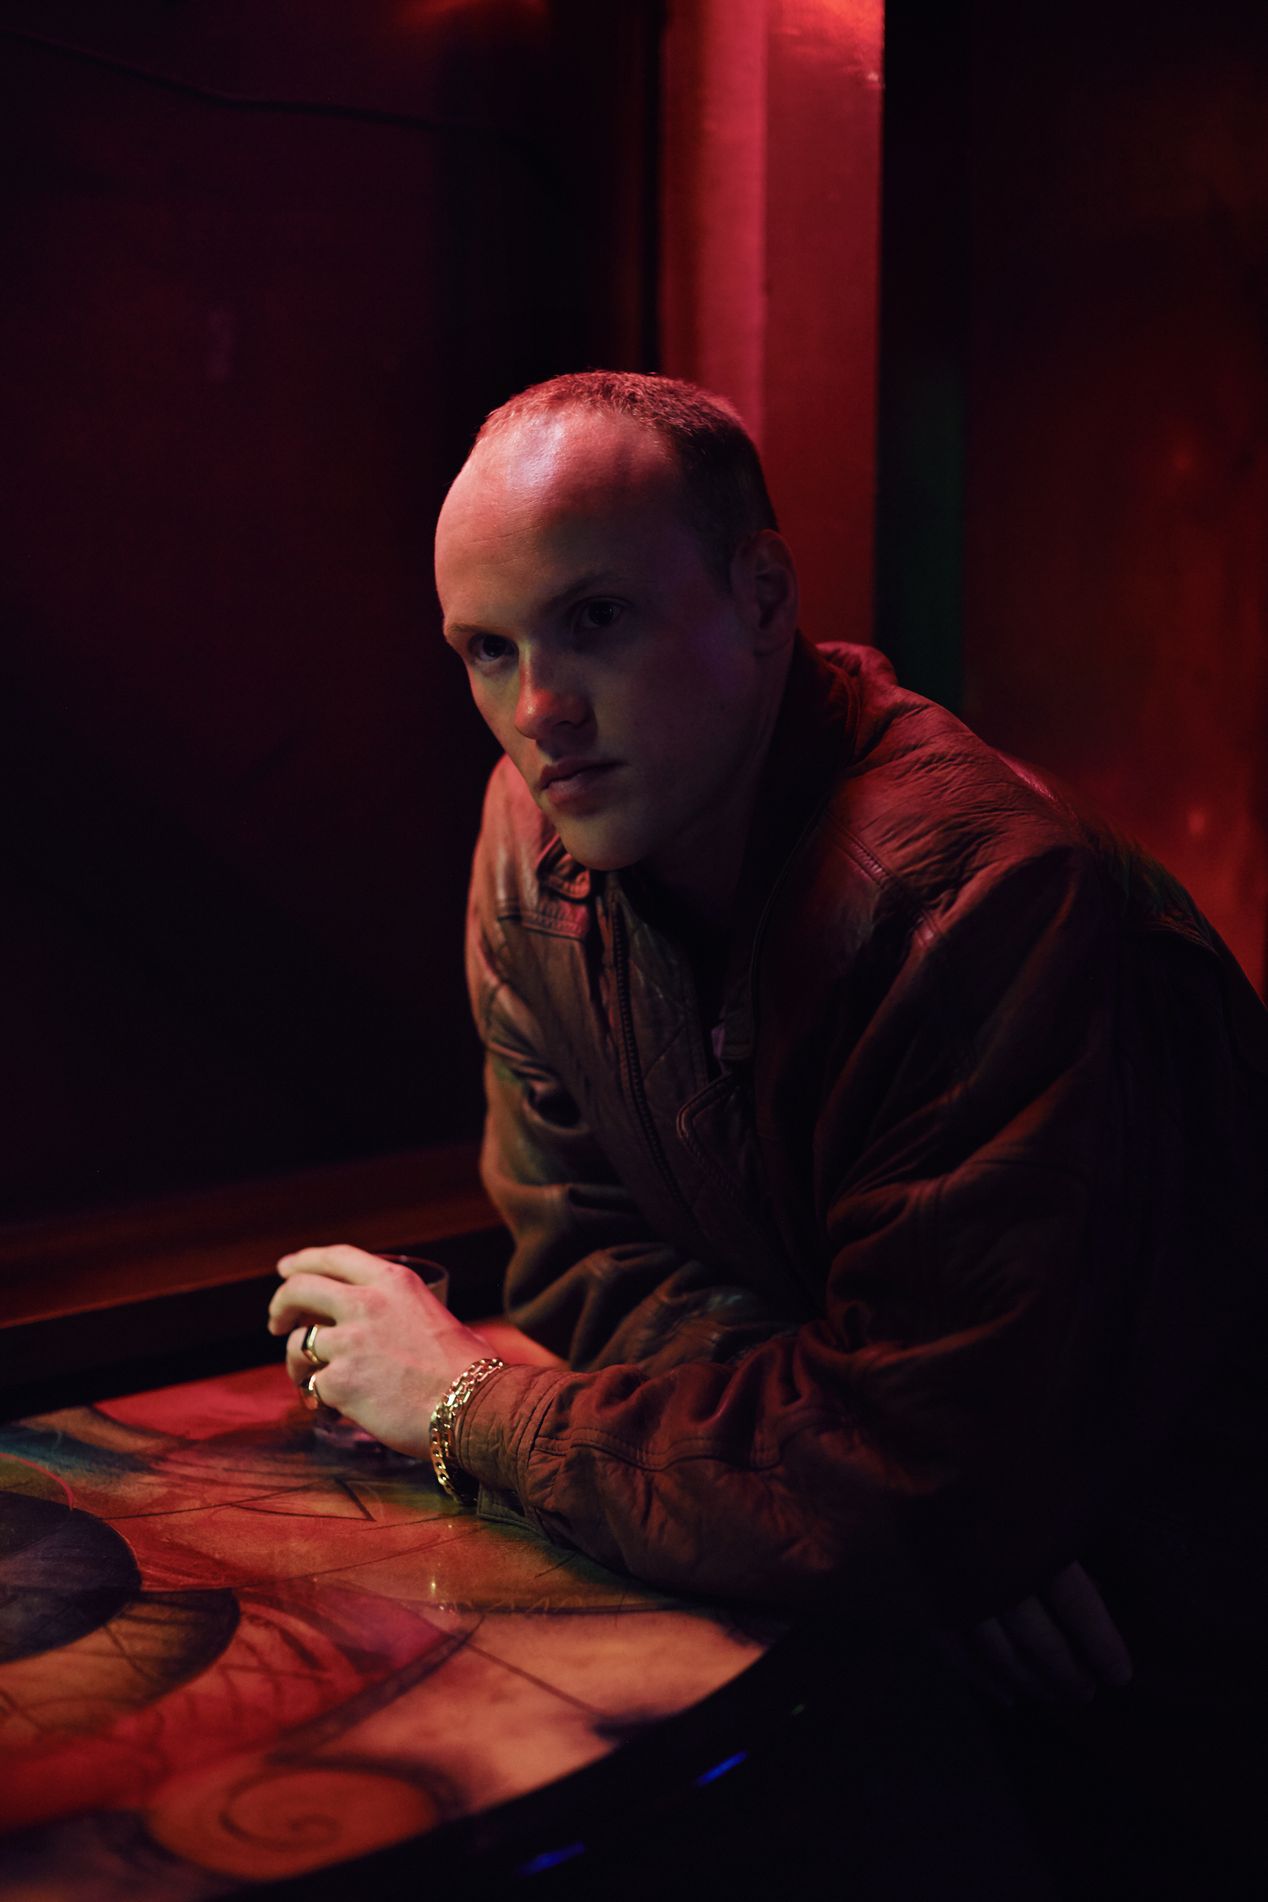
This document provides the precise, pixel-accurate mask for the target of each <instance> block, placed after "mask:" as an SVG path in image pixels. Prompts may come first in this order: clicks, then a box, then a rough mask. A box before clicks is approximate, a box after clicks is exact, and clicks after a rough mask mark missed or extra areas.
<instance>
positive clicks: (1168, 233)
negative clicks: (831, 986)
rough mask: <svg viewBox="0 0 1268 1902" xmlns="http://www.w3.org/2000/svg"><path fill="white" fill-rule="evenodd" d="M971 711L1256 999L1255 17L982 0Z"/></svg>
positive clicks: (1266, 754)
mask: <svg viewBox="0 0 1268 1902" xmlns="http://www.w3.org/2000/svg"><path fill="white" fill-rule="evenodd" d="M971 13H972V48H971V72H970V84H969V88H968V91H967V93H966V95H965V96H966V107H967V110H968V113H969V129H970V134H971V136H970V139H969V143H968V153H969V187H970V197H969V207H970V213H971V215H970V218H969V236H970V239H971V252H970V256H969V264H970V270H969V273H968V280H967V282H968V293H969V303H970V310H969V324H968V335H969V349H968V359H967V405H966V414H967V464H966V466H967V476H968V479H967V488H966V501H965V508H966V520H967V533H966V539H965V544H964V547H965V554H964V564H965V566H964V578H965V597H964V608H965V611H964V625H965V655H964V661H965V709H966V712H967V715H968V717H969V718H970V720H972V721H973V722H974V723H975V724H976V725H978V726H979V727H980V728H981V729H982V730H984V731H985V732H986V733H987V734H988V736H989V737H990V738H992V739H993V740H995V741H997V742H999V743H1001V744H1003V745H1004V746H1006V747H1010V748H1012V749H1014V750H1016V751H1018V752H1021V753H1022V754H1025V755H1029V756H1030V757H1031V758H1032V759H1035V760H1036V761H1038V762H1039V763H1041V764H1045V765H1047V766H1049V767H1050V768H1052V769H1054V770H1055V771H1057V772H1059V773H1061V774H1063V775H1064V776H1066V777H1067V778H1068V779H1069V780H1070V781H1071V782H1073V783H1074V784H1075V785H1076V786H1077V787H1079V788H1081V789H1082V790H1083V791H1084V792H1085V793H1086V794H1087V795H1090V796H1091V798H1092V799H1093V800H1095V801H1096V802H1098V803H1099V804H1100V805H1101V806H1102V807H1103V809H1105V810H1106V811H1108V812H1109V813H1110V815H1111V816H1112V817H1114V818H1116V819H1117V820H1118V821H1119V822H1120V823H1121V824H1123V825H1124V826H1126V827H1127V828H1128V829H1129V830H1131V831H1133V832H1135V833H1136V834H1138V835H1139V836H1140V837H1141V838H1142V839H1143V840H1144V841H1145V842H1146V843H1147V844H1148V845H1149V846H1150V847H1151V848H1152V849H1153V850H1154V851H1155V852H1156V853H1157V854H1158V855H1159V856H1160V857H1162V858H1163V859H1164V860H1165V861H1166V862H1167V863H1168V864H1169V865H1171V866H1172V867H1173V869H1174V870H1176V871H1177V872H1178V873H1179V874H1180V875H1181V876H1182V877H1183V878H1184V880H1185V881H1186V883H1187V884H1189V886H1190V887H1191V889H1192V890H1193V892H1194V893H1195V895H1196V896H1197V898H1198V899H1199V901H1200V902H1201V903H1202V904H1203V906H1204V907H1205V908H1206V910H1207V911H1208V913H1209V914H1210V916H1211V917H1212V919H1213V920H1214V921H1215V923H1216V924H1217V926H1218V927H1219V929H1220V930H1221V931H1222V932H1223V933H1224V935H1225V936H1226V937H1227V938H1228V940H1229V942H1230V943H1231V944H1232V946H1233V949H1234V950H1235V951H1236V952H1237V953H1238V955H1239V956H1240V957H1241V959H1242V961H1243V963H1244V965H1245V967H1246V969H1247V971H1248V972H1249V974H1250V975H1251V977H1252V978H1253V979H1254V980H1255V981H1256V982H1259V983H1261V984H1262V983H1264V981H1265V979H1268V960H1266V945H1265V928H1266V927H1268V130H1266V129H1268V9H1266V8H1265V7H1264V6H1263V4H1262V0H1211V3H1210V4H1208V5H1205V6H1201V7H1184V8H1180V7H1166V6H1158V5H1156V4H1142V3H1141V0H1119V4H1116V5H1113V6H1105V5H1103V4H1094V3H1093V0H1071V3H1070V4H1067V5H1065V6H1062V7H1060V8H1046V7H1045V8H1040V7H1026V6H1017V5H1016V4H1014V3H1013V0H976V4H975V5H974V6H973V7H972V9H971Z"/></svg>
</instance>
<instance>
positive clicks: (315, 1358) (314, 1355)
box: [299, 1321, 330, 1367]
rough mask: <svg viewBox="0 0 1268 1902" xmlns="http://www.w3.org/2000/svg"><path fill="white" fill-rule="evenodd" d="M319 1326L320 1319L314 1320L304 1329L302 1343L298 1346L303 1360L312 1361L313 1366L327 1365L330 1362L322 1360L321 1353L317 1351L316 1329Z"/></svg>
mask: <svg viewBox="0 0 1268 1902" xmlns="http://www.w3.org/2000/svg"><path fill="white" fill-rule="evenodd" d="M320 1326H321V1322H320V1321H314V1322H312V1324H311V1325H310V1326H309V1327H308V1328H306V1329H305V1331H304V1345H303V1346H302V1347H301V1348H300V1350H299V1351H300V1353H301V1354H302V1355H303V1356H304V1359H305V1360H308V1361H311V1362H312V1364H313V1366H314V1367H329V1365H330V1362H329V1361H328V1360H323V1359H322V1357H321V1355H320V1354H319V1353H318V1352H317V1330H318V1328H319V1327H320Z"/></svg>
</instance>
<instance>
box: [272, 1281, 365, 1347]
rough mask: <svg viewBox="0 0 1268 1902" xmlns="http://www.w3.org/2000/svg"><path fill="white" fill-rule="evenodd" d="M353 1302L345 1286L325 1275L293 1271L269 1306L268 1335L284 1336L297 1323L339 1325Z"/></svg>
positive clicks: (276, 1291)
mask: <svg viewBox="0 0 1268 1902" xmlns="http://www.w3.org/2000/svg"><path fill="white" fill-rule="evenodd" d="M355 1298H356V1297H355V1296H354V1295H353V1294H352V1291H351V1290H350V1289H349V1288H348V1286H347V1284H346V1283H344V1282H340V1281H333V1280H331V1278H330V1276H329V1275H316V1274H310V1273H307V1272H305V1271H297V1272H296V1273H295V1274H293V1275H292V1276H291V1278H290V1280H289V1281H284V1282H283V1283H282V1284H281V1286H280V1287H279V1288H277V1289H276V1290H275V1292H274V1295H273V1299H272V1300H271V1301H270V1302H269V1333H270V1334H288V1333H289V1332H290V1330H291V1329H292V1328H293V1327H298V1326H299V1324H300V1322H301V1321H303V1322H305V1323H307V1322H308V1321H341V1320H343V1319H344V1318H345V1316H346V1315H347V1313H348V1311H349V1308H350V1306H351V1304H352V1302H353V1301H354V1300H355Z"/></svg>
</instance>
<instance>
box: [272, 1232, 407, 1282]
mask: <svg viewBox="0 0 1268 1902" xmlns="http://www.w3.org/2000/svg"><path fill="white" fill-rule="evenodd" d="M277 1272H278V1274H279V1275H281V1276H282V1277H283V1279H286V1278H287V1277H288V1276H291V1275H298V1274H318V1275H327V1276H329V1277H330V1279H331V1280H332V1281H348V1282H352V1283H353V1284H354V1285H359V1286H361V1287H367V1286H368V1285H369V1284H370V1283H371V1282H374V1281H382V1280H383V1279H384V1278H385V1277H390V1276H393V1275H396V1274H399V1273H400V1269H399V1266H398V1265H397V1264H396V1263H395V1262H390V1261H384V1259H383V1257H382V1256H381V1255H372V1254H370V1253H369V1251H368V1250H367V1249H364V1248H354V1247H353V1246H352V1244H351V1243H350V1242H330V1243H328V1244H324V1245H323V1246H321V1247H318V1248H299V1249H296V1250H295V1252H294V1253H293V1254H290V1255H283V1256H282V1258H281V1260H280V1261H279V1262H278V1264H277Z"/></svg>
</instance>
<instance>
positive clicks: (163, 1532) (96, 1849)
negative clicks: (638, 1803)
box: [0, 1366, 778, 1902]
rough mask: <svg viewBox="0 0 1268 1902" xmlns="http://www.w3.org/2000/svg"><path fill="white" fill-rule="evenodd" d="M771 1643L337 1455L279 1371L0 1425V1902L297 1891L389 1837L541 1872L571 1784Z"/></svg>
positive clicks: (563, 1821) (383, 1458) (706, 1747)
mask: <svg viewBox="0 0 1268 1902" xmlns="http://www.w3.org/2000/svg"><path fill="white" fill-rule="evenodd" d="M777 1636H778V1627H776V1626H774V1625H766V1626H764V1625H763V1624H762V1622H761V1621H753V1620H743V1619H741V1618H740V1617H739V1616H737V1615H733V1614H731V1613H729V1612H728V1611H726V1610H725V1609H720V1608H712V1607H709V1608H706V1607H702V1606H700V1605H698V1604H688V1603H685V1602H683V1601H681V1600H675V1599H673V1598H670V1597H667V1596H665V1595H662V1594H659V1593H656V1592H654V1591H651V1590H648V1589H646V1588H644V1587H642V1586H640V1585H638V1584H636V1583H634V1582H633V1581H631V1580H629V1579H624V1578H618V1577H616V1576H614V1575H613V1574H611V1573H609V1572H607V1571H606V1570H604V1569H603V1568H601V1567H600V1566H598V1565H595V1564H593V1563H591V1562H590V1561H588V1560H586V1559H584V1558H582V1557H580V1556H579V1555H576V1554H571V1553H566V1552H563V1551H560V1550H557V1549H555V1548H552V1547H549V1546H546V1545H544V1544H543V1543H541V1542H540V1541H539V1540H538V1539H537V1538H536V1537H535V1536H533V1535H532V1534H531V1533H528V1532H526V1531H520V1530H519V1529H517V1528H515V1527H511V1526H505V1525H495V1524H491V1523H487V1522H484V1521H481V1520H479V1519H477V1518H476V1517H475V1515H474V1514H472V1513H469V1512H465V1511H463V1510H461V1509H460V1508H458V1507H457V1506H456V1505H455V1504H454V1503H453V1502H451V1501H450V1500H448V1499H446V1498H445V1497H444V1496H443V1495H442V1494H441V1493H440V1492H439V1491H438V1489H437V1488H436V1486H435V1484H434V1482H433V1480H432V1479H431V1477H430V1469H429V1468H427V1467H425V1466H419V1465H416V1464H414V1463H413V1462H409V1461H406V1460H404V1459H403V1458H401V1457H399V1456H396V1455H376V1454H374V1453H365V1452H362V1453H357V1452H354V1451H349V1450H348V1449H346V1448H334V1447H331V1446H329V1445H326V1444H324V1443H323V1442H322V1441H321V1440H319V1439H318V1438H317V1437H315V1435H314V1432H313V1416H312V1415H311V1414H310V1413H307V1412H306V1411H304V1410H303V1409H302V1408H301V1407H300V1405H299V1404H298V1402H297V1400H296V1398H295V1395H294V1391H293V1389H292V1388H291V1386H290V1384H289V1382H288V1381H287V1379H286V1377H285V1374H284V1372H283V1371H282V1370H281V1368H279V1367H277V1366H267V1367H255V1368H250V1369H246V1370H244V1371H239V1372H236V1373H229V1374H222V1375H219V1376H217V1377H215V1378H211V1379H203V1380H196V1381H192V1382H185V1383H183V1384H181V1385H178V1386H170V1387H161V1388H157V1389H153V1390H151V1391H147V1392H143V1393H139V1394H135V1395H133V1396H130V1397H128V1398H124V1399H113V1400H106V1401H102V1402H100V1403H99V1404H97V1405H93V1406H70V1407H65V1408H62V1409H60V1410H58V1411H55V1412H50V1413H45V1414H42V1415H37V1416H34V1417H31V1418H28V1419H25V1420H22V1421H17V1422H12V1423H10V1424H7V1425H3V1426H0V1831H3V1832H5V1833H4V1836H3V1840H0V1896H3V1897H6V1898H15V1899H16V1898H19V1897H22V1898H26V1897H28V1896H30V1897H34V1896H36V1895H40V1896H49V1895H53V1894H55V1895H57V1896H58V1897H59V1898H65V1899H66V1902H73V1899H74V1898H76V1897H83V1898H84V1902H113V1899H114V1898H116V1897H117V1898H119V1899H120V1902H122V1899H123V1898H125V1897H126V1898H127V1902H140V1899H141V1898H144V1899H145V1902H168V1898H171V1902H197V1899H198V1898H202V1897H205V1896H212V1895H221V1894H225V1893H227V1892H229V1891H232V1890H233V1889H234V1888H236V1887H240V1886H242V1885H247V1884H252V1885H255V1884H259V1883H261V1882H263V1883H270V1882H276V1881H278V1880H280V1879H288V1878H297V1877H303V1878H305V1881H304V1885H303V1886H304V1891H305V1893H307V1894H309V1895H311V1894H314V1893H325V1892H326V1891H325V1890H323V1889H322V1887H321V1872H322V1871H326V1870H328V1869H329V1867H330V1866H331V1865H338V1864H340V1863H342V1862H343V1861H345V1860H346V1859H348V1858H355V1857H364V1856H366V1855H368V1854H373V1853H375V1852H386V1851H387V1850H388V1848H389V1846H390V1845H393V1844H400V1843H402V1842H405V1841H410V1842H411V1846H412V1849H413V1850H414V1852H415V1853H417V1854H423V1853H424V1852H426V1851H427V1850H428V1846H429V1844H433V1843H434V1844H435V1845H437V1846H439V1845H441V1844H446V1843H447V1844H450V1845H453V1844H455V1843H456V1844H457V1845H458V1853H461V1854H464V1855H465V1854H466V1853H468V1851H469V1852H470V1853H473V1854H474V1853H481V1852H482V1851H488V1850H489V1846H490V1844H492V1845H493V1847H494V1848H496V1849H497V1851H498V1853H500V1854H501V1856H502V1858H503V1864H504V1866H505V1867H506V1868H507V1870H508V1871H509V1872H510V1873H511V1874H514V1873H516V1872H518V1873H519V1874H521V1875H524V1876H527V1875H530V1874H532V1873H533V1871H534V1870H536V1869H540V1868H544V1867H546V1866H547V1865H549V1864H550V1863H551V1862H553V1861H558V1860H561V1859H563V1858H566V1857H567V1856H569V1855H574V1854H578V1853H580V1851H581V1849H582V1848H583V1847H584V1843H583V1842H579V1841H578V1840H577V1839H578V1835H579V1834H580V1835H581V1836H582V1837H584V1833H585V1814H586V1812H585V1810H584V1808H581V1809H579V1808H578V1804H577V1802H576V1801H572V1802H570V1801H569V1800H568V1794H567V1792H568V1790H569V1788H570V1787H571V1786H570V1785H562V1786H561V1785H560V1784H559V1781H558V1780H559V1779H561V1778H564V1779H566V1778H572V1779H574V1781H575V1780H576V1776H577V1773H578V1772H584V1771H585V1770H586V1767H587V1766H591V1767H593V1766H597V1765H599V1764H600V1763H601V1762H603V1761H604V1760H607V1759H611V1758H613V1757H614V1756H623V1755H626V1754H630V1755H632V1756H637V1755H638V1754H639V1746H640V1744H641V1745H642V1746H643V1748H642V1752H641V1754H642V1759H643V1762H644V1765H646V1763H647V1761H648V1760H649V1759H650V1758H653V1757H656V1756H664V1755H665V1754H666V1753H665V1752H662V1751H659V1750H657V1749H655V1748H653V1749H652V1750H650V1751H649V1750H648V1748H647V1747H646V1746H647V1740H648V1739H653V1740H655V1739H658V1738H662V1737H664V1736H667V1735H668V1734H669V1731H668V1730H667V1729H666V1720H672V1719H674V1718H675V1716H676V1714H678V1713H682V1712H686V1711H689V1710H692V1709H693V1708H697V1707H702V1708H703V1707H707V1706H701V1700H709V1699H710V1696H711V1694H714V1693H717V1692H718V1691H719V1689H720V1687H724V1686H730V1685H732V1684H733V1683H736V1682H738V1681H739V1680H740V1679H741V1678H742V1676H743V1674H745V1673H746V1672H748V1671H749V1670H750V1667H753V1666H754V1665H755V1663H756V1662H757V1661H758V1660H760V1659H762V1658H763V1656H764V1654H765V1653H766V1652H767V1650H768V1648H769V1646H770V1644H771V1642H772V1640H773V1639H774V1638H775V1637H777ZM670 1729H672V1725H671V1726H670ZM718 1734H719V1733H718V1732H717V1730H716V1727H715V1728H713V1729H712V1730H710V1729H707V1728H706V1729H704V1730H702V1731H700V1732H699V1734H698V1735H697V1736H696V1737H695V1740H694V1742H693V1744H692V1746H691V1749H690V1750H688V1751H687V1753H686V1755H685V1756H684V1755H683V1754H682V1752H681V1750H680V1751H679V1756H680V1758H681V1763H680V1770H681V1771H682V1773H684V1774H686V1775H688V1776H689V1778H691V1779H694V1781H695V1782H697V1783H699V1782H706V1781H707V1780H708V1779H709V1778H710V1777H712V1776H716V1775H718V1774H719V1773H720V1772H722V1771H724V1770H725V1769H726V1768H727V1767H728V1760H727V1758H726V1756H725V1754H724V1755H723V1756H722V1757H721V1759H718V1758H717V1751H718V1749H719V1747H720V1746H719V1742H718ZM711 1752H712V1757H711V1755H710V1753H711ZM673 1754H674V1753H673V1752H672V1751H670V1752H669V1753H668V1756H669V1757H672V1756H673ZM738 1754H739V1755H742V1754H743V1752H742V1751H741V1752H739V1753H738ZM578 1787H580V1786H578ZM561 1789H562V1791H563V1796H562V1798H561V1797H560V1796H559V1792H560V1790H561ZM531 1792H547V1793H550V1792H554V1795H555V1799H556V1800H554V1801H553V1802H551V1803H543V1804H540V1805H539V1807H538V1809H537V1810H536V1811H534V1810H533V1809H532V1808H531V1806H530V1807H529V1808H528V1809H527V1810H526V1809H525V1806H524V1804H523V1803H522V1802H520V1803H517V1802H516V1799H523V1798H525V1797H526V1796H527V1795H528V1794H529V1793H531ZM507 1805H510V1808H506V1807H505V1806H507ZM500 1817H511V1818H513V1819H515V1820H514V1828H511V1829H502V1830H499V1829H498V1828H496V1827H489V1826H488V1825H489V1819H493V1822H494V1823H496V1820H497V1819H498V1818H500ZM481 1819H483V1822H484V1824H485V1825H486V1826H485V1827H483V1829H480V1828H475V1829H474V1833H473V1826H475V1825H478V1824H480V1823H481ZM442 1826H443V1827H442ZM464 1829H465V1830H466V1836H465V1838H464V1836H463V1831H464ZM418 1838H422V1839H423V1840H422V1842H421V1843H417V1844H416V1843H414V1840H413V1839H418ZM464 1844H465V1847H464ZM437 1866H438V1867H439V1866H440V1865H439V1864H438V1865H437ZM335 1874H336V1875H337V1874H338V1871H337V1870H336V1871H335ZM381 1888H382V1885H381V1884H380V1892H381ZM340 1892H342V1891H341V1890H340V1889H339V1888H338V1887H333V1888H330V1889H329V1893H331V1894H335V1893H340ZM419 1892H420V1893H421V1891H419Z"/></svg>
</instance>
